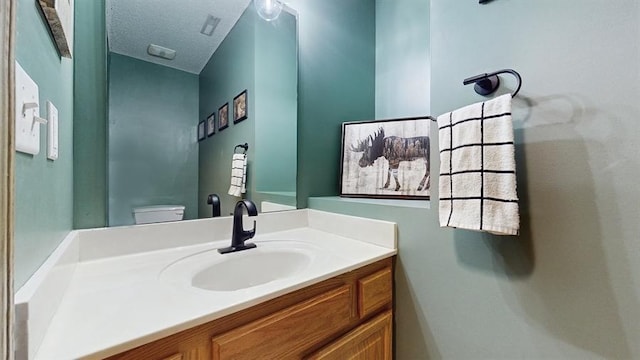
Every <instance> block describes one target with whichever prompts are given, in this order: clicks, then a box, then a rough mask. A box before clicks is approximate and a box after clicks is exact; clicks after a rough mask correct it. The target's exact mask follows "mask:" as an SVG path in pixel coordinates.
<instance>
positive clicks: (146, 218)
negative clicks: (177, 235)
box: [133, 205, 184, 224]
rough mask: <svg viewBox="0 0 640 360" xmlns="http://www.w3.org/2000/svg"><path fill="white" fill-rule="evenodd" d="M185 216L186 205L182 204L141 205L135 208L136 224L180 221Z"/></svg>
mask: <svg viewBox="0 0 640 360" xmlns="http://www.w3.org/2000/svg"><path fill="white" fill-rule="evenodd" d="M183 216H184V206H182V205H154V206H141V207H137V208H134V209H133V217H134V219H135V221H136V224H151V223H159V222H166V221H178V220H182V217H183Z"/></svg>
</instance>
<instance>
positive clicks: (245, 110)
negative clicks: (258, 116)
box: [233, 89, 249, 124]
mask: <svg viewBox="0 0 640 360" xmlns="http://www.w3.org/2000/svg"><path fill="white" fill-rule="evenodd" d="M248 100H249V99H248V95H247V90H246V89H245V90H244V91H242V92H241V93H240V94H238V95H236V97H234V98H233V123H234V124H237V123H239V122H240V121H242V120H244V119H246V118H247V117H248V116H249V104H248Z"/></svg>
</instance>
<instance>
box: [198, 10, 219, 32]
mask: <svg viewBox="0 0 640 360" xmlns="http://www.w3.org/2000/svg"><path fill="white" fill-rule="evenodd" d="M219 23H220V18H217V17H215V16H213V15H209V16H208V17H207V21H205V22H204V24H203V25H202V29H201V30H200V33H201V34H203V35H207V36H211V35H213V31H214V30H215V29H216V27H218V24H219Z"/></svg>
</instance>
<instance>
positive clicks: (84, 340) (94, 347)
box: [35, 213, 396, 360]
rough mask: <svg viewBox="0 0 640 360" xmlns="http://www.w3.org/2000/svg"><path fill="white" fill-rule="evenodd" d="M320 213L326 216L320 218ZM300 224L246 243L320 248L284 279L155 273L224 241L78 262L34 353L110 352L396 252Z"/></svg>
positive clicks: (226, 242)
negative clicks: (244, 280) (196, 284)
mask: <svg viewBox="0 0 640 360" xmlns="http://www.w3.org/2000/svg"><path fill="white" fill-rule="evenodd" d="M320 214H321V213H320ZM349 218H351V217H349ZM327 219H330V217H327V218H326V219H323V221H324V220H327ZM351 219H354V218H351ZM355 219H357V218H355ZM364 221H368V220H366V219H365V220H364ZM310 222H311V221H310ZM320 222H322V221H320ZM325 222H326V221H325ZM329 223H330V221H329V222H327V224H325V225H323V226H326V225H328V224H329ZM307 225H308V226H306V227H300V228H294V229H290V230H284V231H275V232H271V233H267V234H262V235H260V234H258V235H257V236H256V237H255V238H254V239H252V242H255V243H256V244H258V247H260V243H266V242H269V241H272V242H273V241H274V240H293V241H303V242H305V243H308V244H312V245H313V246H317V247H318V248H321V249H323V258H322V261H321V262H318V264H319V265H318V266H314V267H311V268H310V269H307V270H305V271H304V272H302V273H300V274H297V275H295V276H292V277H290V278H285V279H279V280H276V281H272V282H269V283H266V284H263V285H259V286H255V287H251V288H248V289H242V290H236V291H230V292H211V291H207V290H201V289H197V288H193V287H185V286H181V285H179V284H175V283H171V282H169V281H167V280H166V279H163V278H161V277H160V273H161V272H162V270H163V269H165V268H167V266H169V265H170V264H172V263H174V262H175V261H177V260H179V259H181V258H184V257H186V256H189V255H192V254H196V253H199V252H202V251H206V250H212V249H217V248H221V247H225V246H228V245H229V240H224V241H215V242H209V243H203V244H195V245H190V246H184V247H173V248H167V249H159V250H154V251H146V252H140V253H134V254H129V255H121V256H113V257H106V258H98V259H95V260H89V261H81V262H79V263H78V264H77V265H76V267H75V271H74V272H73V277H72V278H71V280H70V283H69V285H68V288H67V289H66V292H65V293H64V296H63V297H62V300H61V302H60V305H59V307H58V309H57V311H56V312H55V314H54V315H53V319H52V321H51V322H50V324H49V326H48V329H47V330H46V334H45V335H44V340H43V341H42V344H41V345H40V347H39V350H38V352H37V354H36V357H35V358H36V359H55V360H58V359H77V358H90V359H93V358H103V357H107V356H111V355H115V354H117V353H120V352H123V351H126V350H129V349H132V348H134V347H137V346H140V345H142V344H145V343H148V342H151V341H154V340H158V339H161V338H163V337H165V336H168V335H171V334H174V333H177V332H179V331H182V330H185V329H188V328H191V327H194V326H197V325H200V324H204V323H206V322H209V321H211V320H214V319H217V318H220V317H223V316H225V315H228V314H231V313H234V312H236V311H239V310H242V309H246V308H248V307H251V306H253V305H256V304H259V303H261V302H264V301H267V300H270V299H273V298H275V297H278V296H280V295H283V294H286V293H289V292H292V291H294V290H297V289H301V288H303V287H306V286H309V285H311V284H314V283H318V282H320V281H323V280H326V279H329V278H331V277H334V276H336V275H339V274H342V273H345V272H348V271H351V270H353V269H356V268H359V267H362V266H364V265H367V264H370V263H373V262H375V261H378V260H380V259H384V258H387V257H390V256H393V255H394V254H395V253H396V250H395V247H384V246H379V245H375V244H371V243H367V242H365V241H359V240H354V239H353V238H347V237H343V236H340V235H336V234H332V233H331V232H334V233H335V232H336V231H335V230H333V231H332V230H330V231H323V230H324V229H323V230H319V229H317V228H313V227H311V225H310V224H307ZM316 225H317V224H316ZM321 225H322V224H321ZM334 225H335V226H337V227H339V225H340V224H334ZM316 227H322V226H320V225H318V226H316ZM258 229H259V228H258ZM394 229H395V228H394ZM363 231H364V232H367V231H366V230H363ZM394 231H395V230H394ZM393 241H395V239H393ZM247 251H252V250H247ZM216 256H219V255H216ZM222 256H225V255H222ZM257 271H259V269H257ZM220 276H229V275H227V274H220Z"/></svg>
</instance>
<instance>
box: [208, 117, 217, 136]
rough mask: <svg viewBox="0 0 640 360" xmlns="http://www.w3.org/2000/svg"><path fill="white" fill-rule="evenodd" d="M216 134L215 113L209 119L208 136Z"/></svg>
mask: <svg viewBox="0 0 640 360" xmlns="http://www.w3.org/2000/svg"><path fill="white" fill-rule="evenodd" d="M215 133H216V114H215V113H213V114H211V115H209V116H208V117H207V136H212V135H213V134H215Z"/></svg>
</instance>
